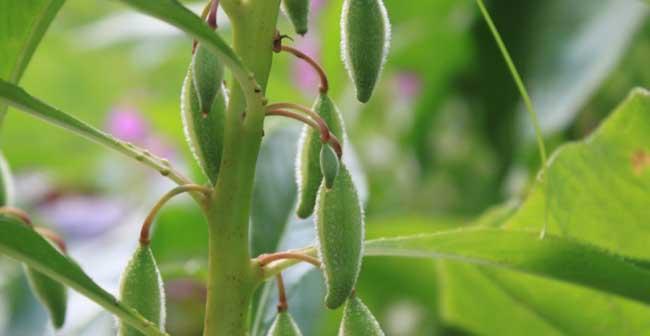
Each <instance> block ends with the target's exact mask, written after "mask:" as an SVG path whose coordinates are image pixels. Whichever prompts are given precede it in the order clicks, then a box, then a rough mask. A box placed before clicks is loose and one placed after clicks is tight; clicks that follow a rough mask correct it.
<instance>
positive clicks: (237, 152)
mask: <svg viewBox="0 0 650 336" xmlns="http://www.w3.org/2000/svg"><path fill="white" fill-rule="evenodd" d="M279 2H280V0H249V1H248V2H245V3H243V4H241V5H240V6H237V8H236V11H235V10H233V11H228V14H229V16H230V19H231V22H232V29H233V44H234V45H233V46H234V49H235V51H236V53H237V54H238V55H239V57H241V59H242V60H243V62H244V64H245V65H246V66H247V67H248V68H249V69H251V71H253V74H254V76H255V78H256V79H257V82H258V83H260V84H261V85H263V86H265V83H266V82H267V79H268V75H269V71H270V69H271V60H272V53H273V52H272V46H273V36H274V33H275V25H276V20H277V15H278V10H279V6H280V4H279ZM259 89H260V90H262V91H264V88H263V87H262V88H259ZM230 92H231V96H230V99H229V105H228V114H227V117H226V124H227V127H226V133H225V141H224V151H223V158H222V161H221V168H220V170H219V177H218V181H217V184H216V186H215V191H214V197H213V198H212V199H213V203H212V204H211V205H210V206H209V209H208V216H207V217H208V222H209V238H208V239H209V246H210V256H209V275H208V298H207V305H206V319H205V326H204V335H205V336H208V335H209V336H238V335H248V331H247V327H248V311H249V305H250V301H251V298H252V295H253V291H254V289H255V286H256V285H257V277H256V275H255V268H254V266H253V264H252V263H251V260H250V253H249V246H248V244H249V230H248V225H249V213H250V204H251V195H252V189H253V181H254V178H255V164H256V161H257V155H258V151H259V147H260V142H261V140H262V135H263V126H264V114H265V110H264V107H263V106H262V105H259V104H248V105H247V103H246V96H247V94H248V96H250V95H249V93H248V92H246V93H245V92H243V91H242V89H241V88H240V87H239V85H238V84H237V83H236V81H231V87H230Z"/></svg>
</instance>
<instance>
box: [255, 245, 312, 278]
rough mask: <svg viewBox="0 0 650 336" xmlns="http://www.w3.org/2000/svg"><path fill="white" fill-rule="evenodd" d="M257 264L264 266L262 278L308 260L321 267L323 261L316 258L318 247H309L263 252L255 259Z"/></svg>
mask: <svg viewBox="0 0 650 336" xmlns="http://www.w3.org/2000/svg"><path fill="white" fill-rule="evenodd" d="M255 261H256V263H257V265H258V266H259V267H261V268H262V272H261V279H262V280H263V279H268V278H270V277H272V276H275V275H277V274H279V273H281V272H282V271H283V270H285V269H287V268H289V267H291V266H293V265H296V264H298V263H299V262H306V263H309V264H312V265H313V266H314V267H317V268H320V266H321V262H320V260H318V259H317V258H316V248H315V247H307V248H304V249H300V250H293V251H286V252H276V253H271V254H262V255H260V256H258V257H257V258H256V259H255Z"/></svg>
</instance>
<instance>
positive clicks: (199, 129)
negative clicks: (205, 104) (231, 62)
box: [181, 68, 227, 184]
mask: <svg viewBox="0 0 650 336" xmlns="http://www.w3.org/2000/svg"><path fill="white" fill-rule="evenodd" d="M193 74H194V73H193V71H192V68H190V69H189V70H188V72H187V76H186V77H185V81H184V82H183V90H182V93H181V117H182V120H183V129H184V131H185V137H186V139H187V142H188V144H189V146H190V149H191V150H192V154H193V155H194V158H195V159H196V160H197V162H198V163H199V165H200V166H201V168H202V169H203V172H204V173H205V175H206V176H207V177H208V179H210V182H212V184H215V183H216V182H217V176H218V175H219V165H220V164H221V154H222V150H223V137H224V123H225V113H226V105H227V102H226V92H225V89H224V88H223V85H222V84H221V83H219V85H218V86H217V87H216V88H217V94H216V96H215V97H214V100H213V101H212V105H211V108H210V110H209V111H208V112H205V111H202V110H201V104H200V103H199V95H198V94H197V90H196V88H195V84H194V80H193V78H194V75H193Z"/></svg>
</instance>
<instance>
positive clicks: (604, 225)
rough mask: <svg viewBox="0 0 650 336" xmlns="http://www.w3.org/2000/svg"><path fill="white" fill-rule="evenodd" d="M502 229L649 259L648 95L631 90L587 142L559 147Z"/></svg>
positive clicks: (649, 117)
mask: <svg viewBox="0 0 650 336" xmlns="http://www.w3.org/2000/svg"><path fill="white" fill-rule="evenodd" d="M547 174H548V176H547V179H548V191H546V190H545V188H544V187H543V185H540V184H537V185H536V186H535V189H534V191H533V192H532V193H531V194H530V195H529V196H528V199H527V200H526V202H525V203H524V204H523V205H522V207H521V209H520V210H519V211H517V213H516V214H515V215H514V217H513V218H512V219H511V220H510V221H509V222H508V223H506V227H508V228H533V229H537V230H541V228H542V226H543V225H544V218H545V211H546V210H545V206H546V202H547V201H548V202H549V203H548V225H549V227H548V229H549V232H552V233H556V234H558V235H566V236H569V237H573V238H575V239H580V240H582V241H587V242H589V243H592V244H596V245H598V246H601V247H604V248H606V249H608V250H612V251H616V253H620V254H623V255H626V256H630V257H634V258H638V259H649V258H650V249H648V247H647V246H648V245H647V237H648V235H650V227H649V226H648V225H647V224H648V223H647V219H648V218H650V207H648V200H649V199H650V93H649V92H648V91H646V90H642V89H636V90H634V91H633V92H632V93H631V94H630V95H629V97H628V98H627V99H626V100H625V101H624V102H623V103H622V104H621V105H620V106H619V107H618V108H617V109H616V110H615V111H614V112H613V113H612V114H611V116H610V117H609V118H608V119H607V120H605V122H604V123H603V124H602V125H601V126H600V128H598V130H596V131H595V132H594V133H593V134H592V135H591V136H590V137H588V138H587V139H585V140H584V141H581V142H578V143H572V144H568V145H565V146H562V147H561V148H559V149H558V150H557V151H556V152H555V154H554V155H553V156H552V158H551V160H550V163H549V167H548V173H547Z"/></svg>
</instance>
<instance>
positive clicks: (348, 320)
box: [338, 294, 384, 336]
mask: <svg viewBox="0 0 650 336" xmlns="http://www.w3.org/2000/svg"><path fill="white" fill-rule="evenodd" d="M338 336H384V332H383V331H382V330H381V326H380V325H379V322H377V319H375V317H374V316H373V315H372V313H371V312H370V310H369V309H368V307H366V305H365V304H363V302H362V301H361V299H359V298H358V297H357V296H356V295H354V294H353V295H352V296H351V297H350V298H349V299H348V301H347V303H346V304H345V309H344V310H343V320H341V326H340V327H339V335H338Z"/></svg>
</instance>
